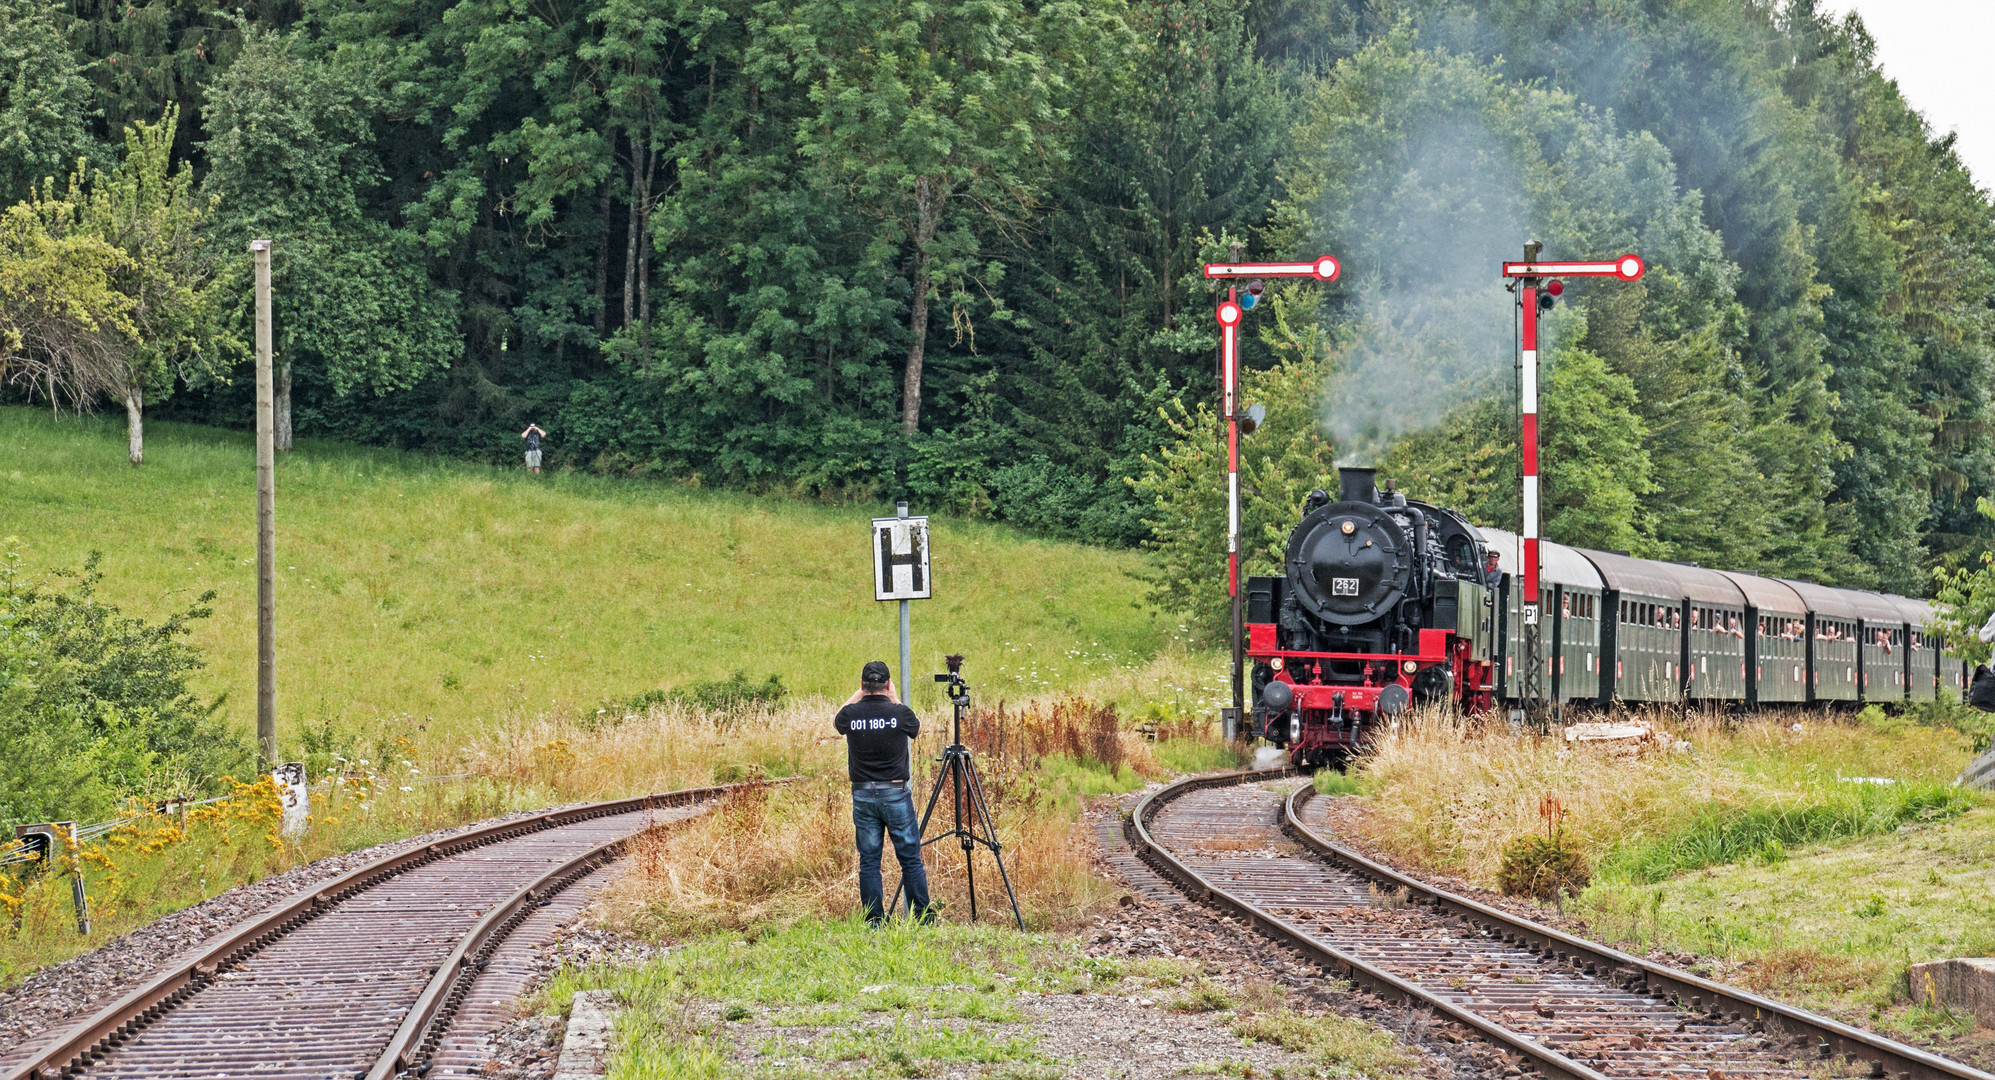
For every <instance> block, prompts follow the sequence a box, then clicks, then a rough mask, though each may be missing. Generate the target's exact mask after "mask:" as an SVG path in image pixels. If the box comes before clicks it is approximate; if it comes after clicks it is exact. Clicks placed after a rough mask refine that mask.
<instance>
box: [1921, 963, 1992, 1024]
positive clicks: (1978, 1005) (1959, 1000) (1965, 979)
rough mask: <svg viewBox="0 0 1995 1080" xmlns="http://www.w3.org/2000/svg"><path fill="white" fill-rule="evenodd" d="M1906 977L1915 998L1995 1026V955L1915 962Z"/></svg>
mask: <svg viewBox="0 0 1995 1080" xmlns="http://www.w3.org/2000/svg"><path fill="white" fill-rule="evenodd" d="M1906 976H1907V978H1908V979H1909V980H1910V982H1911V984H1912V1000H1914V1001H1918V1002H1922V1003H1924V1004H1926V1005H1931V1006H1936V1007H1937V1006H1944V1007H1946V1008H1948V1009H1952V1010H1955V1011H1957V1012H1966V1013H1971V1014H1973V1016H1974V1019H1975V1021H1976V1022H1977V1023H1979V1024H1980V1025H1981V1026H1982V1027H1995V957H1986V956H1983V957H1973V958H1962V959H1958V960H1932V961H1928V962H1927V963H1924V964H1913V965H1912V967H1911V970H1909V971H1907V972H1906Z"/></svg>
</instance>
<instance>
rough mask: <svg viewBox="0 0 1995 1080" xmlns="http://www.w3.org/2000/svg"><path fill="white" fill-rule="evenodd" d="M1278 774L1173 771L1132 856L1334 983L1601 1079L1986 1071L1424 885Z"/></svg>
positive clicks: (1135, 829) (1528, 1059)
mask: <svg viewBox="0 0 1995 1080" xmlns="http://www.w3.org/2000/svg"><path fill="white" fill-rule="evenodd" d="M1291 775H1292V774H1290V773H1288V772H1287V771H1286V770H1283V771H1280V772H1262V773H1251V772H1250V773H1229V774H1224V775H1221V776H1211V777H1200V778H1197V779H1193V780H1187V781H1183V782H1181V783H1178V784H1174V785H1171V786H1170V787H1167V788H1163V789H1161V790H1159V791H1157V792H1154V793H1153V794H1151V795H1150V796H1149V797H1148V798H1146V799H1144V800H1143V802H1141V803H1140V804H1138V805H1137V807H1136V812H1135V814H1134V816H1133V819H1132V821H1131V822H1130V832H1131V834H1132V835H1131V841H1132V842H1133V843H1134V844H1135V846H1136V848H1137V850H1138V851H1139V852H1140V853H1142V854H1143V855H1144V856H1145V857H1146V858H1148V859H1149V860H1150V861H1151V862H1152V864H1153V865H1156V866H1157V867H1158V868H1159V869H1160V870H1162V871H1163V872H1164V873H1166V874H1167V875H1169V876H1170V877H1172V878H1173V879H1175V880H1176V881H1177V882H1178V884H1179V885H1180V887H1182V888H1184V889H1185V890H1186V891H1188V892H1189V893H1191V894H1192V896H1193V897H1194V898H1197V899H1201V900H1204V901H1206V902H1208V903H1213V904H1216V905H1219V906H1222V907H1226V908H1230V909H1232V910H1234V911H1236V912H1238V913H1240V914H1242V915H1244V916H1246V917H1247V918H1248V919H1249V920H1250V921H1252V922H1253V923H1255V924H1256V926H1257V927H1258V928H1260V929H1261V930H1262V931H1263V932H1265V933H1267V934H1269V935H1270V936H1272V937H1275V938H1277V939H1278V940H1283V941H1286V942H1288V943H1290V944H1292V945H1294V946H1296V947H1298V948H1300V949H1301V950H1302V951H1304V952H1305V953H1309V954H1311V955H1313V956H1315V957H1316V958H1317V959H1318V960H1319V961H1320V962H1323V963H1325V964H1327V965H1329V966H1331V967H1332V968H1334V969H1337V970H1340V971H1342V972H1344V973H1345V974H1347V975H1348V976H1349V977H1350V978H1351V979H1352V981H1354V982H1356V983H1359V984H1360V985H1363V986H1365V987H1367V988H1369V989H1371V990H1374V991H1376V992H1379V993H1381V994H1384V995H1386V996H1389V997H1396V998H1400V999H1403V1000H1406V1001H1409V1002H1413V1003H1417V1004H1419V1005H1421V1006H1424V1007H1426V1008H1429V1009H1432V1010H1433V1011H1434V1012H1435V1013H1436V1014H1438V1015H1441V1016H1445V1017H1447V1018H1448V1019H1451V1020H1454V1021H1456V1022H1458V1023H1460V1024H1463V1025H1465V1026H1467V1027H1469V1028H1471V1029H1474V1030H1475V1031H1477V1032H1479V1033H1481V1034H1482V1035H1483V1037H1484V1038H1486V1039H1488V1040H1490V1041H1491V1042H1492V1043H1494V1044H1496V1045H1497V1046H1500V1047H1502V1048H1503V1049H1505V1050H1507V1051H1509V1052H1511V1053H1512V1054H1514V1055H1515V1056H1516V1057H1518V1058H1519V1059H1521V1064H1523V1065H1524V1067H1526V1068H1536V1069H1537V1070H1539V1071H1540V1072H1541V1073H1543V1074H1545V1075H1549V1076H1560V1077H1571V1078H1574V1080H1600V1078H1603V1077H1614V1076H1619V1077H1628V1076H1644V1077H1695V1078H1697V1080H1712V1078H1716V1077H1724V1078H1727V1080H1737V1078H1744V1077H1764V1078H1776V1077H1779V1078H1786V1077H1806V1076H1811V1075H1819V1074H1820V1070H1821V1069H1822V1068H1823V1067H1824V1066H1833V1065H1835V1064H1836V1063H1835V1062H1834V1061H1833V1059H1835V1058H1838V1057H1840V1058H1843V1059H1845V1060H1846V1061H1848V1062H1850V1063H1858V1062H1867V1063H1868V1064H1869V1075H1871V1076H1875V1077H1884V1076H1890V1077H1906V1078H1912V1080H1942V1078H1949V1080H1995V1077H1991V1076H1990V1074H1988V1073H1984V1072H1981V1071H1980V1070H1977V1069H1973V1068H1970V1067H1968V1066H1965V1065H1961V1064H1958V1063H1955V1062H1951V1061H1947V1060H1945V1059H1943V1058H1939V1057H1936V1056H1934V1055H1932V1054H1929V1053H1927V1052H1925V1051H1923V1050H1919V1049H1917V1048H1915V1047H1911V1046H1906V1045H1903V1044H1901V1043H1896V1042H1893V1041H1891V1040H1889V1039H1885V1038H1882V1037H1880V1036H1877V1035H1874V1034H1872V1033H1870V1032H1866V1031H1861V1030H1858V1029H1856V1028H1851V1027H1849V1026H1847V1025H1844V1024H1841V1023H1838V1022H1837V1021H1834V1020H1831V1019H1828V1018H1827V1017H1822V1016H1816V1015H1813V1014H1811V1013H1807V1012H1803V1011H1802V1010H1799V1009H1795V1008H1791V1007H1789V1006H1786V1005H1782V1004H1780V1003H1778V1002H1774V1001H1770V1000H1767V999H1765V998H1761V997H1758V996H1757V995H1754V994H1751V993H1749V992H1747V991H1744V990H1739V989H1736V988H1733V987H1728V986H1723V985H1721V984H1718V983H1713V982H1710V981H1708V980H1705V979H1701V978H1699V977H1697V976H1695V975H1691V974H1689V973H1688V972H1683V971H1678V970H1676V969H1673V968H1668V967H1664V966H1662V965H1659V964H1654V963H1651V962H1649V961H1647V960H1644V959H1641V958H1639V957H1635V956H1630V955H1628V954H1626V953H1622V952H1619V951H1617V950H1614V949H1610V948H1607V947H1605V946H1602V945H1599V944H1596V943H1593V942H1588V941H1584V940H1582V939H1579V938H1575V937H1572V936H1570V935H1568V934H1565V933H1562V932H1560V931H1557V930H1554V929H1552V928H1551V927H1548V926H1544V925H1542V924H1539V923H1535V922H1531V921H1530V920H1528V919H1523V918H1519V917H1517V916H1514V915H1511V914H1509V913H1507V912H1503V911H1499V910H1497V909H1495V908H1491V907H1489V906H1487V905H1484V904H1481V903H1478V902H1476V901H1474V900H1470V899H1468V898H1466V897H1461V896H1457V895H1454V894H1452V893H1447V892H1444V891H1442V890H1439V889H1435V888H1433V887H1432V886H1429V885H1427V884H1425V883H1423V882H1420V881H1418V880H1417V879H1414V878H1410V877H1408V876H1406V875H1404V874H1400V873H1398V872H1397V871H1394V870H1392V869H1390V868H1389V867H1385V866H1382V865H1380V864H1378V863H1376V862H1373V861H1371V860H1369V859H1366V858H1365V857H1364V856H1362V855H1360V854H1358V853H1357V852H1354V851H1351V850H1349V849H1347V848H1344V847H1342V846H1341V845H1338V844H1337V843H1335V842H1334V841H1333V840H1331V839H1330V838H1328V837H1326V836H1324V835H1323V833H1322V831H1321V827H1322V824H1323V820H1324V819H1323V816H1322V814H1321V812H1320V806H1319V807H1316V808H1314V810H1313V808H1312V803H1313V802H1314V791H1313V789H1311V788H1310V787H1309V785H1307V784H1303V785H1300V786H1299V787H1298V786H1297V785H1296V784H1294V783H1293V782H1288V783H1277V782H1270V781H1271V780H1277V779H1279V778H1283V777H1288V776H1291Z"/></svg>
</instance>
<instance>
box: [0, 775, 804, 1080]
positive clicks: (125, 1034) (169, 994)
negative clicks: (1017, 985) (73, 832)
mask: <svg viewBox="0 0 1995 1080" xmlns="http://www.w3.org/2000/svg"><path fill="white" fill-rule="evenodd" d="M783 782H785V781H784V780H753V781H748V782H745V783H740V784H723V785H720V786H717V787H704V788H683V789H681V790H678V791H669V792H662V793H659V794H655V795H639V796H634V797H632V798H627V799H612V800H609V801H607V802H599V803H587V804H584V805H581V806H571V807H567V808H565V809H561V810H550V811H547V812H545V813H540V814H534V815H532V816H529V817H524V818H515V819H513V820H510V821H502V822H497V823H495V824H492V825H486V826H483V827H480V828H476V829H471V830H469V831H467V832H464V833H460V834H458V835H456V836H452V837H448V838H446V839H443V840H440V841H438V842H436V843H434V844H429V845H427V846H425V847H420V848H411V849H410V850H408V851H405V852H402V853H400V854H396V855H388V856H385V857H383V858H380V859H376V860H375V861H373V862H371V863H368V864H366V865H365V866H360V867H356V868H355V869H353V870H349V871H347V872H346V873H344V874H341V875H340V876H338V877H336V878H333V879H332V880H330V881H327V882H325V883H324V884H322V885H320V886H319V887H318V888H316V889H312V890H309V891H307V892H303V893H300V894H299V895H298V896H296V897H294V898H293V899H291V900H289V901H286V902H283V903H280V904H278V905H276V906H274V907H271V908H269V909H267V910H266V911H264V912H263V913H262V914H261V915H258V916H257V917H255V918H253V919H251V920H249V921H248V922H244V923H241V924H239V925H237V926H236V927H234V928H232V929H230V930H228V931H225V932H224V933H223V934H222V936H221V937H219V938H218V939H216V940H215V941H213V942H212V943H211V944H209V945H208V946H207V947H206V948H204V949H202V950H201V951H200V952H199V953H197V954H195V955H194V956H192V957H190V958H188V959H186V960H182V961H179V962H177V963H175V964H173V965H172V966H171V967H170V968H169V969H167V970H165V971H162V972H160V973H159V974H157V975H155V976H153V977H152V978H151V979H150V980H148V981H147V982H145V983H144V984H143V985H141V986H139V987H138V988H136V989H134V990H132V991H130V992H129V993H127V994H125V995H124V996H123V997H121V998H119V999H118V1000H117V1001H115V1002H113V1003H112V1004H110V1005H108V1006H106V1007H104V1008H103V1009H101V1010H99V1011H98V1012H96V1013H95V1014H93V1015H91V1016H90V1017H88V1018H87V1019H85V1020H83V1021H80V1022H79V1023H77V1024H76V1025H74V1026H73V1027H72V1028H71V1029H70V1030H68V1031H67V1032H65V1033H64V1034H63V1035H62V1036H61V1037H60V1038H59V1039H57V1040H56V1041H55V1042H53V1043H51V1044H49V1045H48V1046H46V1047H43V1048H42V1049H41V1050H40V1051H38V1052H37V1053H36V1054H35V1055H34V1056H33V1057H31V1058H29V1059H28V1060H26V1061H24V1062H22V1063H20V1064H18V1065H16V1066H14V1067H13V1068H12V1069H11V1070H10V1071H9V1072H7V1073H6V1075H5V1076H4V1078H0V1080H53V1078H54V1077H56V1076H58V1075H61V1074H64V1073H75V1072H80V1071H82V1069H83V1068H84V1067H87V1066H88V1065H89V1064H90V1063H91V1062H92V1061H94V1060H95V1059H97V1058H98V1057H100V1056H102V1055H104V1054H105V1053H108V1052H109V1051H111V1050H113V1049H116V1048H117V1047H118V1046H119V1045H121V1044H123V1043H124V1042H125V1041H126V1040H128V1039H130V1038H131V1037H132V1036H133V1035H135V1034H137V1033H138V1032H139V1031H141V1030H143V1029H144V1028H145V1027H146V1026H147V1025H149V1024H150V1023H151V1022H152V1021H154V1020H156V1019H158V1018H159V1017H161V1016H162V1015H164V1014H166V1013H167V1012H168V1011H170V1010H171V1009H173V1008H174V1007H175V1006H176V1005H179V1004H180V1003H181V1002H183V1001H186V1000H187V999H188V998H189V997H191V996H193V995H194V994H196V993H199V992H200V991H201V990H202V989H203V988H205V987H206V986H208V985H209V984H210V983H212V982H213V981H214V980H215V978H216V977H217V976H218V975H220V974H221V973H223V972H225V971H227V970H228V969H230V968H233V967H235V966H237V965H239V964H241V963H242V962H243V961H245V960H248V959H249V958H250V957H252V956H254V955H255V954H256V953H257V952H258V951H259V950H261V949H263V948H264V947H265V946H267V945H269V944H270V943H271V942H273V941H275V940H277V939H278V938H280V937H282V936H283V935H285V934H288V933H290V932H291V931H293V930H295V929H297V928H298V927H300V926H302V925H304V924H305V923H307V922H309V921H311V920H312V919H315V918H317V917H319V916H320V915H323V914H326V913H327V912H330V911H332V910H333V909H334V908H335V907H336V906H337V905H338V904H340V903H341V902H342V901H344V900H347V899H350V898H351V897H353V896H355V895H357V894H359V893H361V892H364V891H365V890H367V889H369V888H371V887H373V886H375V885H378V884H380V883H382V882H384V881H387V880H389V879H391V878H394V877H396V876H398V875H400V874H403V873H406V872H408V871H410V870H413V869H415V868H417V867H419V866H424V865H427V864H429V863H432V862H435V861H437V860H439V859H445V858H449V857H451V856H454V855H459V854H462V853H464V852H466V851H470V850H472V849H474V848H479V847H484V846H485V845H488V844H493V843H498V842H499V841H502V840H511V839H514V838H516V837H521V836H526V835H528V834H530V833H536V832H540V831H543V830H546V829H552V828H558V827H560V826H564V825H572V824H575V823H577V822H582V821H588V820H591V819H593V818H599V817H608V816H610V815H613V814H626V813H632V812H635V811H639V810H647V809H663V808H666V807H673V806H686V805H690V804H692V803H697V802H703V801H705V800H708V799H713V798H719V797H721V796H724V795H727V794H729V793H731V792H734V791H740V790H745V789H748V788H755V787H764V786H768V785H770V784H777V783H783ZM627 840H628V838H627V837H626V838H624V839H623V840H619V841H616V842H615V843H613V844H605V845H599V846H598V847H597V848H594V849H591V850H590V851H589V852H586V853H584V855H583V856H581V857H580V858H578V859H573V860H570V861H569V862H568V863H564V864H563V865H562V866H561V867H558V868H557V869H556V870H555V871H554V872H553V873H551V874H548V875H545V876H544V877H543V878H542V879H540V880H539V881H537V882H535V885H536V886H543V885H544V884H545V883H547V882H549V881H552V880H554V879H557V878H559V877H561V875H562V874H563V873H567V872H572V871H574V870H575V869H576V868H577V867H578V866H579V865H581V864H582V863H583V862H584V861H585V860H588V859H591V858H601V857H603V856H604V854H605V850H606V849H608V848H613V847H614V846H616V844H621V843H623V842H625V841H627ZM579 876H580V874H579V873H576V874H574V876H573V877H570V878H568V880H570V881H572V880H574V877H579ZM564 884H565V882H564ZM533 888H534V887H533V886H530V887H528V888H527V889H522V890H520V892H519V893H516V894H515V895H514V897H513V898H512V899H511V900H510V901H508V902H507V903H506V904H505V905H503V906H505V907H507V908H509V909H510V912H511V914H512V915H513V916H518V917H523V916H524V914H525V911H526V910H528V908H527V907H526V906H525V905H526V903H527V902H528V901H530V900H534V899H539V898H542V897H544V896H546V895H551V892H545V891H544V892H540V893H535V892H534V891H533ZM557 891H558V890H557ZM517 921H518V919H517V918H515V919H514V922H515V924H517ZM501 922H503V920H498V921H494V920H492V919H490V918H487V919H485V920H481V921H480V922H479V924H478V926H477V927H474V928H473V930H472V933H474V934H475V933H480V932H481V931H482V932H483V933H484V936H485V938H486V940H485V941H484V942H483V945H490V944H495V943H496V939H495V938H493V932H494V930H495V929H496V928H497V927H498V925H499V924H500V923H501ZM506 929H508V930H509V929H510V927H507V928H506ZM499 937H503V934H500V935H499ZM483 945H481V948H482V947H483ZM463 951H464V950H463V949H462V946H461V943H460V948H459V949H458V950H456V951H453V953H452V959H453V960H457V959H458V957H459V955H460V953H462V952H463ZM459 966H460V967H461V961H460V962H459ZM441 970H442V969H439V971H441ZM434 981H435V980H432V983H434ZM427 998H428V993H427V988H426V990H425V1000H427ZM434 1012H435V1009H432V1017H431V1018H433V1016H434ZM427 1019H428V1018H426V1020H427ZM398 1037H399V1033H398Z"/></svg>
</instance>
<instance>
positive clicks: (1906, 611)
mask: <svg viewBox="0 0 1995 1080" xmlns="http://www.w3.org/2000/svg"><path fill="white" fill-rule="evenodd" d="M1881 595H1882V596H1883V597H1884V599H1886V600H1888V601H1890V602H1891V603H1892V604H1894V605H1896V606H1897V608H1898V611H1899V613H1900V614H1901V615H1903V616H1904V618H1905V621H1906V622H1908V623H1911V624H1912V628H1913V629H1914V630H1919V629H1923V628H1924V627H1925V625H1926V623H1928V622H1930V621H1932V618H1933V605H1932V603H1931V602H1930V601H1927V600H1917V599H1914V598H1912V597H1909V596H1898V595H1896V594H1894V593H1883V594H1881Z"/></svg>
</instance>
